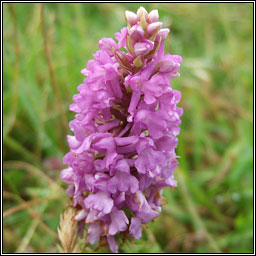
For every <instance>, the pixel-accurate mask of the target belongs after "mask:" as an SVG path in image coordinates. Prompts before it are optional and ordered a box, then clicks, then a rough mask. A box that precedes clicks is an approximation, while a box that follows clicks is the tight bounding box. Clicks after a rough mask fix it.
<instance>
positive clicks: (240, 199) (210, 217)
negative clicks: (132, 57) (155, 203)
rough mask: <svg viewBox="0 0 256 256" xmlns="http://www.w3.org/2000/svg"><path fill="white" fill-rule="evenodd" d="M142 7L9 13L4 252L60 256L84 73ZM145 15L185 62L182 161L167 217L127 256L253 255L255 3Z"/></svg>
mask: <svg viewBox="0 0 256 256" xmlns="http://www.w3.org/2000/svg"><path fill="white" fill-rule="evenodd" d="M141 5H142V4H139V3H104V4H103V3H101V4H93V3H83V4H49V3H48V4H45V5H44V6H42V5H41V4H21V3H16V4H6V3H5V4H3V14H4V15H3V54H4V56H3V63H4V68H3V92H4V96H3V143H4V145H3V148H4V152H3V160H4V170H3V172H4V175H3V178H4V187H3V190H4V191H3V199H4V219H3V221H4V223H3V224H4V232H3V235H4V237H3V245H4V252H8V253H12V252H27V253H28V252H57V251H58V250H57V246H56V245H57V243H58V238H57V227H58V223H59V216H60V213H61V212H62V211H63V209H64V207H65V206H67V205H68V204H69V200H68V198H67V196H66V195H65V192H64V191H65V189H66V185H65V184H64V183H63V182H62V181H61V180H60V179H59V173H60V169H61V168H62V167H63V166H62V162H61V159H62V157H63V155H64V154H65V153H66V152H67V151H68V147H67V143H66V134H67V132H69V131H68V130H67V121H70V120H72V119H73V118H74V113H72V112H69V110H68V106H69V104H71V103H72V95H73V94H75V93H76V87H77V86H78V85H79V84H80V83H81V82H82V80H83V75H82V74H81V73H80V70H81V69H83V68H84V67H85V66H86V63H87V61H88V60H89V59H91V58H92V54H93V53H94V52H95V51H97V49H98V40H99V39H100V38H102V37H113V36H114V33H115V32H118V31H120V29H121V28H122V27H123V26H125V20H124V11H125V10H131V11H136V10H137V8H138V7H140V6H141ZM143 6H144V7H145V8H146V9H147V10H148V11H150V10H152V9H158V10H159V14H160V20H162V21H163V23H164V27H170V29H171V33H170V36H169V37H168V39H167V40H166V45H165V47H166V52H170V53H172V54H179V55H181V56H182V57H183V63H182V65H181V69H180V73H181V77H180V78H178V79H174V80H172V86H173V88H175V89H178V90H180V91H181V92H182V95H183V97H182V99H181V102H180V104H179V106H180V107H183V108H184V115H183V117H182V125H181V133H180V135H179V145H178V149H177V153H178V155H180V156H181V158H180V165H179V167H178V168H177V170H176V172H175V177H176V178H177V180H178V187H177V188H176V189H174V190H169V189H166V190H165V191H164V195H165V197H166V199H167V201H168V204H167V205H165V206H164V207H163V209H162V213H161V215H160V217H159V218H157V219H156V220H155V221H154V222H152V223H150V224H149V225H148V226H149V228H148V229H147V228H146V229H145V230H144V231H143V237H142V239H141V240H139V241H136V242H134V243H133V242H131V241H127V243H126V244H125V245H123V246H121V248H120V252H126V253H128V252H140V253H142V252H144V253H146V252H151V253H153V252H165V253H211V252H225V253H242V252H244V253H252V252H253V112H252V111H253V4H252V3H251V4H249V3H208V4H205V3H201V4H198V3H186V4H185V3H183V4H178V3H162V4H160V3H159V4H157V3H150V4H148V3H147V4H146V3H145V4H143ZM69 133H70V132H69ZM92 250H93V248H88V249H87V250H86V251H87V252H91V251H92ZM100 252H108V249H107V248H102V249H100Z"/></svg>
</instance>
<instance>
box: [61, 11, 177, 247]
mask: <svg viewBox="0 0 256 256" xmlns="http://www.w3.org/2000/svg"><path fill="white" fill-rule="evenodd" d="M158 18H159V17H158V12H157V10H153V11H151V12H150V13H147V11H146V10H145V9H144V8H143V7H140V8H139V10H138V11H137V14H135V13H133V12H129V11H126V21H127V27H124V28H122V30H121V32H119V33H116V34H115V36H116V39H117V41H118V42H116V41H115V40H113V39H112V38H103V39H101V40H100V41H99V51H97V52H96V53H95V54H94V60H90V61H89V62H88V64H87V68H86V69H83V70H82V71H81V72H82V74H84V75H85V76H86V78H85V79H84V83H83V84H81V85H79V86H78V91H79V94H77V95H74V97H73V100H74V102H75V103H74V104H72V105H71V106H70V110H71V111H73V112H76V116H75V119H74V120H72V121H71V122H70V129H71V130H72V132H73V133H74V136H67V139H68V143H69V147H70V152H69V153H67V154H66V155H65V157H64V160H63V161H64V164H68V165H69V168H67V169H65V170H63V171H62V172H61V178H62V180H64V181H65V182H66V183H68V184H70V186H69V188H68V190H67V194H68V196H69V197H71V198H72V201H73V204H74V206H75V207H77V208H79V209H81V210H80V212H79V214H78V215H77V216H76V218H75V219H76V220H77V221H79V222H80V223H82V225H85V224H88V236H87V239H88V242H89V243H90V244H94V243H96V242H98V241H99V240H100V239H107V242H108V244H109V247H110V249H111V251H112V252H117V250H118V245H117V243H116V241H115V235H117V234H118V233H120V232H123V233H124V234H127V235H128V234H129V235H131V236H133V237H134V238H135V239H139V238H140V237H141V233H142V224H146V223H148V222H150V221H151V220H153V219H154V218H156V217H157V216H158V215H159V212H160V211H161V206H162V205H163V204H164V203H165V201H164V199H163V197H162V190H163V188H164V187H175V186H176V185H177V183H176V181H175V179H174V177H173V172H174V169H175V168H176V166H177V164H178V161H177V156H176V154H175V147H176V145H177V141H178V139H177V138H176V136H177V135H178V134H179V128H178V125H179V124H180V123H181V121H180V116H181V115H182V109H181V108H178V107H176V105H177V103H178V102H179V100H180V98H181V93H180V92H179V91H177V90H173V89H172V87H171V84H170V81H169V79H170V78H175V77H177V76H179V73H178V69H179V67H180V63H181V61H182V58H181V57H180V56H178V55H171V54H166V55H164V41H165V39H166V37H167V35H168V33H169V29H162V28H161V27H162V23H161V22H159V21H158Z"/></svg>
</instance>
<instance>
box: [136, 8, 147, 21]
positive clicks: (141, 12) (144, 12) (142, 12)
mask: <svg viewBox="0 0 256 256" xmlns="http://www.w3.org/2000/svg"><path fill="white" fill-rule="evenodd" d="M143 16H144V17H145V18H146V19H147V18H148V12H147V10H146V9H145V8H144V7H140V8H139V9H138V11H137V17H138V20H140V19H141V18H142V17H143Z"/></svg>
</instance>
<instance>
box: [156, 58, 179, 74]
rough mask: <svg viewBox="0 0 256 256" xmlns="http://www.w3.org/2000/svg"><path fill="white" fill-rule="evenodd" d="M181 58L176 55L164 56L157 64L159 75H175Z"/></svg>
mask: <svg viewBox="0 0 256 256" xmlns="http://www.w3.org/2000/svg"><path fill="white" fill-rule="evenodd" d="M180 62H182V58H181V57H180V56H178V55H170V54H166V55H165V57H164V58H163V59H162V60H161V61H160V63H159V72H161V73H176V72H177V71H178V70H179V68H180Z"/></svg>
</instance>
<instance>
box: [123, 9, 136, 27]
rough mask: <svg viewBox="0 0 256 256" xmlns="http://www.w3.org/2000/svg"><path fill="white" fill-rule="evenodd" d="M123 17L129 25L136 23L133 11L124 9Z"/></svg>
mask: <svg viewBox="0 0 256 256" xmlns="http://www.w3.org/2000/svg"><path fill="white" fill-rule="evenodd" d="M125 18H126V21H127V23H128V24H130V25H131V26H133V25H135V24H136V23H137V15H136V14H135V13H134V12H130V11H125Z"/></svg>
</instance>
